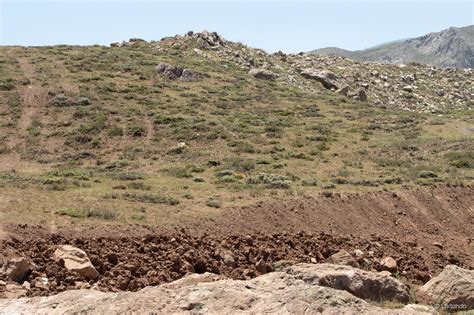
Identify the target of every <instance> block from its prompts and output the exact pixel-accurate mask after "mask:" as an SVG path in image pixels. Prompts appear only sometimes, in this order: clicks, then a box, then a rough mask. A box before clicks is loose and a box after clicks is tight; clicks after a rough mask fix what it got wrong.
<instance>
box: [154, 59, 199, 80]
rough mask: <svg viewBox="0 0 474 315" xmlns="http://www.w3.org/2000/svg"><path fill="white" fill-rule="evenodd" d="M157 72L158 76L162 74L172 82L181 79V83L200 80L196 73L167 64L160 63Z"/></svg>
mask: <svg viewBox="0 0 474 315" xmlns="http://www.w3.org/2000/svg"><path fill="white" fill-rule="evenodd" d="M155 70H156V72H157V73H158V74H161V75H163V76H165V77H166V78H168V79H170V80H178V79H179V80H181V81H185V82H190V81H194V80H196V79H197V78H198V74H197V73H196V72H194V71H192V70H189V69H183V68H181V67H178V66H175V65H171V64H169V63H166V62H160V63H159V64H158V65H157V66H156V68H155Z"/></svg>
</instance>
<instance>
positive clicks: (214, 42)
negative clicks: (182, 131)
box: [194, 31, 226, 48]
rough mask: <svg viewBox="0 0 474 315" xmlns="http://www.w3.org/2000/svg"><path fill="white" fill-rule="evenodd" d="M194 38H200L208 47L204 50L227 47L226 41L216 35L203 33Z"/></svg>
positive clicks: (214, 33) (195, 35)
mask: <svg viewBox="0 0 474 315" xmlns="http://www.w3.org/2000/svg"><path fill="white" fill-rule="evenodd" d="M194 37H196V38H199V39H201V40H202V42H204V43H205V44H206V46H207V47H203V48H215V47H223V46H226V43H225V41H224V40H223V39H222V38H221V37H220V36H219V35H218V34H217V33H216V32H208V31H203V32H201V33H197V34H194Z"/></svg>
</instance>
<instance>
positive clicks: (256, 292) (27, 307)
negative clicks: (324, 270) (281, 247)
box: [0, 272, 435, 315]
mask: <svg viewBox="0 0 474 315" xmlns="http://www.w3.org/2000/svg"><path fill="white" fill-rule="evenodd" d="M188 277H196V276H195V275H193V276H188ZM200 277H201V275H200V276H198V278H200ZM208 277H209V276H208V275H206V276H205V278H208ZM186 278H187V277H185V278H183V279H181V280H178V281H177V282H181V283H180V284H178V285H174V283H170V284H165V285H160V286H156V287H146V288H144V289H142V290H140V291H138V292H119V293H117V292H108V293H105V292H100V291H95V290H71V291H65V292H62V293H60V294H58V295H54V296H49V297H36V298H22V299H19V300H0V309H1V310H2V311H1V312H4V313H5V314H19V313H21V314H31V313H36V314H37V313H41V314H51V315H54V314H64V313H68V314H75V313H81V314H117V313H139V314H141V313H150V312H153V313H160V314H236V313H239V314H321V313H322V314H378V315H379V314H380V315H384V314H399V315H408V314H425V315H426V314H430V313H431V314H435V310H434V309H433V308H431V307H426V306H418V305H407V306H405V307H404V308H400V309H383V308H381V307H378V306H374V305H371V304H369V303H367V302H365V301H364V300H362V299H360V298H358V297H355V296H353V295H352V294H350V293H348V292H346V291H342V290H336V289H333V288H329V287H324V286H319V285H316V284H311V283H309V282H305V281H302V280H300V279H298V278H296V277H295V276H293V275H291V274H288V273H285V272H272V273H268V274H265V275H262V276H259V277H257V278H254V279H252V280H244V281H243V280H231V279H222V280H217V281H205V282H201V281H198V282H197V283H196V282H193V281H191V282H190V283H185V282H186V280H185V279H186ZM212 280H214V279H212Z"/></svg>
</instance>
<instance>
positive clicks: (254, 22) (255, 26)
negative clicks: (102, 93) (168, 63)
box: [0, 0, 474, 52]
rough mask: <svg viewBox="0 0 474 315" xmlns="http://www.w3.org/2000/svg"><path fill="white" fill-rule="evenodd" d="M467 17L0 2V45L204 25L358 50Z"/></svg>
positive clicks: (267, 6)
mask: <svg viewBox="0 0 474 315" xmlns="http://www.w3.org/2000/svg"><path fill="white" fill-rule="evenodd" d="M473 15H474V12H473V0H444V1H442V0H432V1H426V0H411V1H409V0H402V1H400V0H399V1H383V0H378V1H376V0H365V1H360V0H353V1H351V0H326V1H309V0H307V1H282V0H280V1H278V0H275V1H269V0H266V1H265V0H263V1H262V0H261V1H250V0H241V1H236V0H234V1H192V0H188V1H183V0H175V1H151V0H141V1H132V0H130V1H125V0H116V1H110V0H103V1H99V0H97V1H90V0H89V1H84V0H63V1H59V0H55V1H44V0H36V1H31V0H30V1H24V0H0V19H1V20H0V44H1V45H13V44H19V45H51V44H81V45H85V44H105V45H108V44H109V43H111V42H114V41H121V40H124V39H129V38H131V37H140V38H143V39H146V40H152V39H155V40H158V39H160V38H162V37H164V36H172V35H175V34H184V33H185V32H186V31H188V30H194V31H200V30H204V29H207V30H211V31H217V32H218V33H220V34H222V35H223V36H224V37H225V38H227V39H230V40H234V41H241V42H243V43H245V44H247V45H250V46H253V47H258V48H263V49H265V50H267V51H270V52H273V51H277V50H283V51H285V52H299V51H308V50H312V49H315V48H321V47H326V46H338V47H341V48H346V49H363V48H367V47H370V46H373V45H376V44H380V43H383V42H387V41H391V40H395V39H402V38H408V37H415V36H420V35H424V34H425V33H428V32H431V31H439V30H442V29H445V28H447V27H450V26H466V25H470V24H474V23H473Z"/></svg>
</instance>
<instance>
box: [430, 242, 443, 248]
mask: <svg viewBox="0 0 474 315" xmlns="http://www.w3.org/2000/svg"><path fill="white" fill-rule="evenodd" d="M432 245H433V246H436V247H438V248H439V249H443V244H441V243H439V242H433V243H432Z"/></svg>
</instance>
